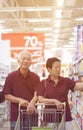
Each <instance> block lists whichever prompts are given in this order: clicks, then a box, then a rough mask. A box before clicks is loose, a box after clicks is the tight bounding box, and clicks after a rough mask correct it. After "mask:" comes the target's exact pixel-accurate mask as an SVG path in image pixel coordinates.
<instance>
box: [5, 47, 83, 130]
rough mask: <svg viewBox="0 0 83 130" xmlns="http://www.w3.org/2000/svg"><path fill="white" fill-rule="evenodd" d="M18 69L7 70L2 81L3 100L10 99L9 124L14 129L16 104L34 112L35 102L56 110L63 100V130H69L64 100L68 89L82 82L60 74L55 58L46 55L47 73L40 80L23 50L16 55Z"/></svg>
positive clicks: (74, 87) (78, 88)
mask: <svg viewBox="0 0 83 130" xmlns="http://www.w3.org/2000/svg"><path fill="white" fill-rule="evenodd" d="M17 62H18V65H19V67H18V69H17V70H15V71H13V72H11V73H9V74H8V76H7V77H6V80H5V84H4V90H3V91H4V95H5V100H8V101H10V125H11V130H15V125H16V121H17V118H18V107H19V104H20V105H21V106H22V108H26V109H27V113H29V114H33V113H34V111H36V107H35V103H36V102H37V101H39V102H41V103H45V104H54V105H52V107H53V108H54V107H55V105H56V107H57V110H60V109H62V108H63V105H62V103H63V102H66V123H65V128H66V130H73V126H72V117H71V111H70V107H69V103H68V92H69V90H72V91H75V90H83V83H81V82H75V81H73V80H71V79H69V78H64V77H61V76H60V67H61V61H60V60H59V59H58V58H56V57H51V58H48V59H47V61H46V68H47V70H48V72H49V75H48V77H47V78H46V79H44V80H42V81H40V77H39V76H38V75H37V74H36V73H34V72H32V71H31V70H30V66H31V64H32V56H31V54H30V53H29V52H28V51H27V50H24V51H21V52H20V53H19V55H18V58H17Z"/></svg>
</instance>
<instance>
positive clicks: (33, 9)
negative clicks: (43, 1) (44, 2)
mask: <svg viewBox="0 0 83 130" xmlns="http://www.w3.org/2000/svg"><path fill="white" fill-rule="evenodd" d="M51 10H52V8H50V7H34V8H27V9H26V11H51Z"/></svg>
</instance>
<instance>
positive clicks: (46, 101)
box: [38, 96, 63, 109]
mask: <svg viewBox="0 0 83 130" xmlns="http://www.w3.org/2000/svg"><path fill="white" fill-rule="evenodd" d="M38 100H39V102H40V103H44V104H46V105H55V106H56V107H57V109H62V108H63V104H62V103H61V102H60V101H59V100H57V99H48V98H44V97H43V96H38Z"/></svg>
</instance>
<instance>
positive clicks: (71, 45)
mask: <svg viewBox="0 0 83 130" xmlns="http://www.w3.org/2000/svg"><path fill="white" fill-rule="evenodd" d="M63 47H72V48H74V44H68V45H64V46H63Z"/></svg>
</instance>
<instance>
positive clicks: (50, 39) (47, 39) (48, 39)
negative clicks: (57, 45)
mask: <svg viewBox="0 0 83 130" xmlns="http://www.w3.org/2000/svg"><path fill="white" fill-rule="evenodd" d="M52 40H53V39H52V38H45V41H52Z"/></svg>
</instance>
